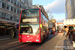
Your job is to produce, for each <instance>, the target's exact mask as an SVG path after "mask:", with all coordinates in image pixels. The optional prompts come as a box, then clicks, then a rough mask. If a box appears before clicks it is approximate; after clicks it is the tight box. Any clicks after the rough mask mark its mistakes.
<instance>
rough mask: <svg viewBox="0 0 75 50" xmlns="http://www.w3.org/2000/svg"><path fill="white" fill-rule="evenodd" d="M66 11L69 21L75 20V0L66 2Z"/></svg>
mask: <svg viewBox="0 0 75 50" xmlns="http://www.w3.org/2000/svg"><path fill="white" fill-rule="evenodd" d="M65 9H66V18H67V19H72V18H75V0H66V4H65Z"/></svg>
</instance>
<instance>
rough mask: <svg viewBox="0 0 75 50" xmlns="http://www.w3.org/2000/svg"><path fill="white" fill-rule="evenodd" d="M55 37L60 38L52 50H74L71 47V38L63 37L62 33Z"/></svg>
mask: <svg viewBox="0 0 75 50" xmlns="http://www.w3.org/2000/svg"><path fill="white" fill-rule="evenodd" d="M57 36H60V41H58V43H57V44H56V46H55V47H54V48H55V49H54V50H75V49H74V48H73V46H72V45H73V43H72V38H68V37H65V36H63V34H62V33H59V34H58V35H57Z"/></svg>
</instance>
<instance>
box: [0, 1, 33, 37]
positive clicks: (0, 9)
mask: <svg viewBox="0 0 75 50" xmlns="http://www.w3.org/2000/svg"><path fill="white" fill-rule="evenodd" d="M31 7H32V0H0V32H2V33H0V36H2V35H3V36H4V35H8V34H9V33H7V32H8V30H9V31H10V29H9V28H7V27H8V25H9V26H10V25H11V26H12V25H14V26H17V25H18V24H19V17H20V12H21V10H23V9H27V8H31ZM16 28H17V27H16Z"/></svg>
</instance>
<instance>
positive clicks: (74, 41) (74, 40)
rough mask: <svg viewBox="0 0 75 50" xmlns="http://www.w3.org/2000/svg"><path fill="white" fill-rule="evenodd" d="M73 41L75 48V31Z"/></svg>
mask: <svg viewBox="0 0 75 50" xmlns="http://www.w3.org/2000/svg"><path fill="white" fill-rule="evenodd" d="M72 42H73V47H74V48H75V33H73V38H72Z"/></svg>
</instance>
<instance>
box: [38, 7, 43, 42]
mask: <svg viewBox="0 0 75 50" xmlns="http://www.w3.org/2000/svg"><path fill="white" fill-rule="evenodd" d="M40 25H41V9H40V8H39V33H40V43H41V42H42V41H41V27H40Z"/></svg>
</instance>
